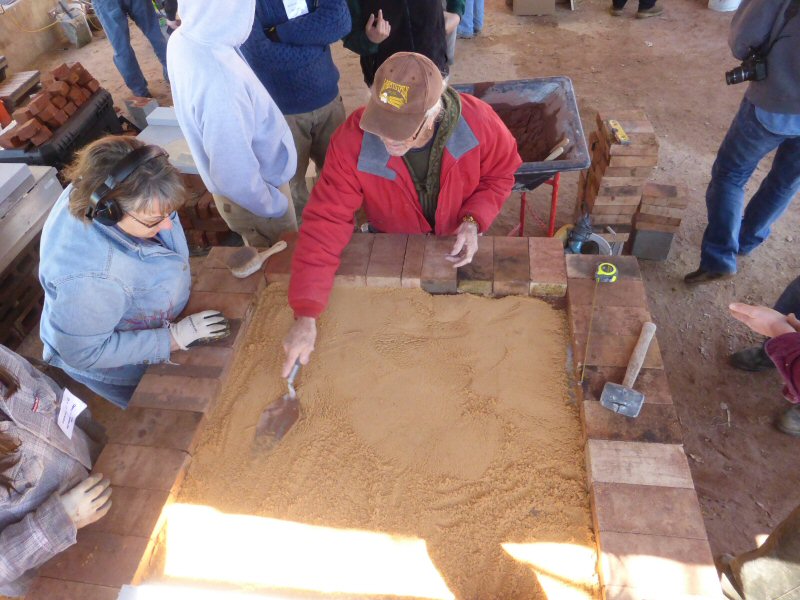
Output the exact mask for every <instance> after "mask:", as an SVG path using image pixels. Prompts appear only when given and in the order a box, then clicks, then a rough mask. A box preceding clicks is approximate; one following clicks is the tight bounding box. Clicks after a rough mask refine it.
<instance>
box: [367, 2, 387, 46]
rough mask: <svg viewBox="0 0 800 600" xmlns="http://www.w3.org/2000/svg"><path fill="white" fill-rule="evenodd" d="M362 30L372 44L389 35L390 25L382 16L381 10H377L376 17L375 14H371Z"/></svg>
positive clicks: (378, 42)
mask: <svg viewBox="0 0 800 600" xmlns="http://www.w3.org/2000/svg"><path fill="white" fill-rule="evenodd" d="M364 31H365V33H366V34H367V39H368V40H369V41H370V42H372V43H373V44H380V43H381V42H382V41H383V40H385V39H386V38H388V37H389V34H390V33H391V32H392V27H391V25H389V21H386V20H385V19H384V18H383V11H382V10H378V18H377V19H376V18H375V15H374V14H371V15H370V16H369V19H368V20H367V26H366V27H365V28H364Z"/></svg>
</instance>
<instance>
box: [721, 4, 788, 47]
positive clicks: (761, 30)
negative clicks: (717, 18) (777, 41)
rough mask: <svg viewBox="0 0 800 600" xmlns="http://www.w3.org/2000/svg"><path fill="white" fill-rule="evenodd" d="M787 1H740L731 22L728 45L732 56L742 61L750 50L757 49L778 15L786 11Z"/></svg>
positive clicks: (767, 35)
mask: <svg viewBox="0 0 800 600" xmlns="http://www.w3.org/2000/svg"><path fill="white" fill-rule="evenodd" d="M786 6H787V0H742V3H741V4H740V5H739V9H738V10H737V11H736V14H734V15H733V20H732V21H731V31H730V34H729V35H728V45H729V46H730V48H731V52H732V53H733V55H734V56H735V57H736V58H738V59H739V60H742V59H743V58H744V57H745V56H747V53H748V50H749V49H750V48H754V47H758V46H760V45H761V44H763V43H764V42H766V41H767V40H769V36H770V34H771V33H772V31H773V27H774V26H775V21H776V19H777V18H778V15H779V14H782V13H783V11H785V10H786Z"/></svg>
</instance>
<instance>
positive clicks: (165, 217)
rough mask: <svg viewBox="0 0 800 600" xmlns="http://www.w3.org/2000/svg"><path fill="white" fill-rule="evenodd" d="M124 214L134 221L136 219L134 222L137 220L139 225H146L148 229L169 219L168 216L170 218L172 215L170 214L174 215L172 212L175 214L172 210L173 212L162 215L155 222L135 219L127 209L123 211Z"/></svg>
mask: <svg viewBox="0 0 800 600" xmlns="http://www.w3.org/2000/svg"><path fill="white" fill-rule="evenodd" d="M125 214H126V215H128V216H129V217H130V218H131V219H133V220H134V221H136V222H137V223H138V224H139V225H141V226H142V227H147V228H148V229H154V228H155V227H158V226H159V225H161V223H163V222H164V221H165V220H166V219H169V218H171V217H172V215H174V214H175V212H174V211H173V212H171V213H169V214H168V215H164V216H163V217H161V218H160V219H159V220H158V221H156V222H155V223H145V222H144V221H140V220H139V219H137V218H136V217H134V216H133V215H132V214H131V213H129V212H128V211H127V210H126V211H125Z"/></svg>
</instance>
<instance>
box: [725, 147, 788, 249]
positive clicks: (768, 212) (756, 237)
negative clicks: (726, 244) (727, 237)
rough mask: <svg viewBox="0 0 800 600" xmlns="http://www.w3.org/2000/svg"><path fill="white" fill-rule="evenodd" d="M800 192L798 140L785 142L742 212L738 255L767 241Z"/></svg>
mask: <svg viewBox="0 0 800 600" xmlns="http://www.w3.org/2000/svg"><path fill="white" fill-rule="evenodd" d="M798 190H800V138H790V139H786V140H784V141H783V142H782V143H781V145H780V146H778V151H777V152H776V153H775V159H774V160H773V161H772V168H771V169H770V170H769V173H767V176H766V177H765V178H764V180H763V181H762V182H761V186H760V187H759V188H758V191H757V192H756V193H755V195H754V196H753V197H752V198H751V200H750V202H749V203H748V204H747V208H745V210H744V218H743V219H742V228H741V230H740V232H739V253H740V254H749V253H750V252H752V251H753V250H755V249H756V248H757V247H758V246H759V245H760V244H761V243H762V242H763V241H764V240H766V239H767V237H769V232H770V227H771V226H772V224H773V223H774V222H775V221H776V220H777V219H778V218H779V217H780V216H781V215H782V214H783V213H784V211H785V210H786V209H787V208H788V207H789V204H790V203H791V201H792V198H794V196H795V194H796V193H797V192H798Z"/></svg>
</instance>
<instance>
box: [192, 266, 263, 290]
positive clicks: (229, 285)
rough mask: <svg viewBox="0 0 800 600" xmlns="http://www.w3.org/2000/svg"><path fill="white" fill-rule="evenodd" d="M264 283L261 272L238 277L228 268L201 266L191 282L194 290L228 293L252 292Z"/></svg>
mask: <svg viewBox="0 0 800 600" xmlns="http://www.w3.org/2000/svg"><path fill="white" fill-rule="evenodd" d="M263 284H264V277H263V275H262V274H261V273H259V272H257V273H253V274H252V275H250V276H249V277H245V278H244V279H239V278H238V277H234V276H233V273H231V272H230V271H229V270H228V269H209V268H203V269H201V270H200V272H199V273H198V274H197V278H196V279H195V281H194V283H193V284H192V293H195V292H223V293H228V294H254V293H256V292H257V291H258V290H259V288H260V287H261V286H262V285H263Z"/></svg>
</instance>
